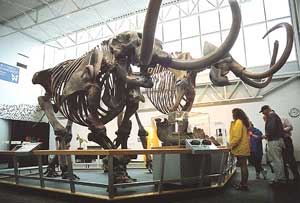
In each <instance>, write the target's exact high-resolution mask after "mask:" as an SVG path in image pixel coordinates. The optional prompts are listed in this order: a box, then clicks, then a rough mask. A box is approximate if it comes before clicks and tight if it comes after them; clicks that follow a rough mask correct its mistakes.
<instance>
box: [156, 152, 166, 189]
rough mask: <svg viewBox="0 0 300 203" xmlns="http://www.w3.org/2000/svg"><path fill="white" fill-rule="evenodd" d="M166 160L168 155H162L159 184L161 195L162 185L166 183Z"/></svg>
mask: <svg viewBox="0 0 300 203" xmlns="http://www.w3.org/2000/svg"><path fill="white" fill-rule="evenodd" d="M165 160H166V154H162V155H161V159H160V179H159V183H158V192H159V193H160V192H161V191H162V184H163V182H164V173H165Z"/></svg>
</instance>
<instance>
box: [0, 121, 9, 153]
mask: <svg viewBox="0 0 300 203" xmlns="http://www.w3.org/2000/svg"><path fill="white" fill-rule="evenodd" d="M9 135H10V124H9V121H7V120H3V119H0V150H8V149H9V144H8V142H7V141H9V140H10V139H9Z"/></svg>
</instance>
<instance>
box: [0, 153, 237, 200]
mask: <svg viewBox="0 0 300 203" xmlns="http://www.w3.org/2000/svg"><path fill="white" fill-rule="evenodd" d="M191 153H192V152H191V150H190V149H185V148H159V149H148V150H130V149H126V150H123V149H122V150H118V149H116V150H35V151H33V152H30V153H20V152H12V151H0V155H6V156H9V157H11V158H12V160H13V174H8V173H3V171H4V170H3V169H2V170H0V176H2V178H1V179H0V182H1V183H6V182H9V181H5V179H6V178H14V184H16V185H21V184H20V181H19V180H20V178H23V179H31V180H38V181H39V186H40V189H48V188H46V187H45V181H50V182H51V181H52V182H59V183H68V184H69V187H70V192H71V194H75V195H76V185H83V186H93V187H102V188H106V189H107V193H108V196H101V195H99V198H106V199H113V198H114V199H115V198H118V197H120V196H117V194H116V191H117V188H126V187H134V186H145V185H153V186H155V190H156V191H154V192H151V194H152V195H157V194H162V193H164V192H167V193H170V192H172V191H170V190H164V189H163V187H162V186H163V184H166V183H174V182H182V181H192V180H193V181H195V180H196V181H200V182H201V180H203V178H217V184H216V185H214V186H205V187H198V188H194V189H206V188H212V187H222V186H224V185H225V184H226V182H227V181H228V179H229V178H230V177H231V176H232V174H233V173H234V172H235V162H234V159H233V157H232V155H231V154H230V150H229V149H227V148H220V149H217V150H206V151H203V153H201V154H202V155H203V156H207V155H210V154H214V153H221V154H222V158H221V163H220V167H221V168H220V169H219V173H214V174H204V173H201V174H200V176H194V177H187V178H182V177H178V178H175V179H172V180H170V179H169V180H165V177H164V174H165V163H166V155H172V154H180V155H183V154H191ZM145 154H151V155H153V156H160V161H159V162H160V164H159V168H160V169H159V170H160V177H159V179H158V180H153V181H139V182H132V183H114V172H113V167H114V166H113V157H114V156H117V155H145ZM46 155H102V156H103V155H104V156H107V159H108V175H107V177H108V182H107V183H96V182H87V181H79V180H74V178H73V177H74V176H73V175H74V173H73V164H72V161H71V159H70V158H68V159H67V165H68V173H69V177H70V178H69V179H55V178H49V177H45V176H44V170H43V168H44V166H43V164H42V156H46ZM197 155H198V156H199V154H197ZM197 155H195V156H197ZM20 156H37V158H38V167H37V168H36V169H38V173H35V174H38V175H39V176H38V177H33V176H30V174H29V175H28V174H26V175H21V174H20V173H19V172H20V170H22V168H19V166H18V158H19V157H20ZM193 156H194V155H193ZM203 160H204V159H203ZM199 164H201V166H203V167H205V163H199ZM21 186H22V185H21ZM190 190H191V189H190ZM179 191H184V190H182V189H180V190H179ZM176 192H178V190H177V191H176ZM93 196H95V195H93ZM132 196H134V195H129V196H128V197H132Z"/></svg>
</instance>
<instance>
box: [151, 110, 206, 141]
mask: <svg viewBox="0 0 300 203" xmlns="http://www.w3.org/2000/svg"><path fill="white" fill-rule="evenodd" d="M152 120H153V122H154V123H155V128H156V129H155V130H156V132H157V136H158V138H159V140H160V141H161V142H162V146H174V145H178V146H184V145H185V140H186V139H192V138H201V139H204V138H207V137H209V135H210V123H209V115H208V114H207V113H201V112H185V111H180V112H178V111H177V112H171V113H169V114H168V115H162V116H158V117H154V118H152Z"/></svg>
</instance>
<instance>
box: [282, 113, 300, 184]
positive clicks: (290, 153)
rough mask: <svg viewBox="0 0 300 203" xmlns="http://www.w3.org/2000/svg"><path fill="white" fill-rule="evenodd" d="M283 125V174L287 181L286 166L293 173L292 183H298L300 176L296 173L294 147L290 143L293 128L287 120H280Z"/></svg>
mask: <svg viewBox="0 0 300 203" xmlns="http://www.w3.org/2000/svg"><path fill="white" fill-rule="evenodd" d="M281 122H282V125H283V131H284V136H283V141H284V144H285V149H284V152H283V162H284V172H285V176H286V178H287V179H289V170H288V165H289V167H290V169H291V171H292V173H293V176H294V181H295V182H300V175H299V172H298V167H297V162H296V159H295V156H294V145H293V141H292V138H291V136H292V130H293V126H292V124H291V123H290V121H289V120H288V119H287V118H281Z"/></svg>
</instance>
